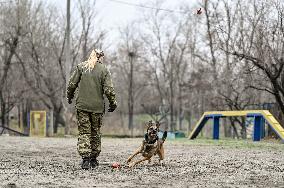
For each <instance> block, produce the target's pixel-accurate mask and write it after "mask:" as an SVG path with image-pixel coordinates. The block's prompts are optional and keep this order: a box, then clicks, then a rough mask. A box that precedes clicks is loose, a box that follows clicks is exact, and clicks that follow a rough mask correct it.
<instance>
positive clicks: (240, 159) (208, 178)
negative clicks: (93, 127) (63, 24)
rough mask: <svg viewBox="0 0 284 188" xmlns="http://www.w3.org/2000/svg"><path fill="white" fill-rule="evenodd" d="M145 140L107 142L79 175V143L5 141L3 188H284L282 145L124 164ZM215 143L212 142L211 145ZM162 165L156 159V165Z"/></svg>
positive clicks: (172, 145)
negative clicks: (116, 167) (93, 163)
mask: <svg viewBox="0 0 284 188" xmlns="http://www.w3.org/2000/svg"><path fill="white" fill-rule="evenodd" d="M141 141H142V139H139V138H135V139H118V138H103V146H102V153H101V155H100V157H99V160H100V163H101V165H100V166H99V167H98V168H97V169H92V170H88V171H84V170H81V169H80V166H79V163H80V160H81V159H80V157H79V155H78V154H77V151H76V138H30V137H11V136H10V137H8V136H6V137H5V136H0V186H1V187H81V188H83V187H284V147H283V144H282V145H281V144H280V143H269V144H260V143H252V142H250V143H248V145H246V144H243V143H241V144H239V143H236V144H235V143H230V144H226V141H224V142H221V143H220V142H219V143H218V144H216V143H215V142H214V143H209V144H208V143H207V141H202V142H200V141H198V140H197V141H188V140H186V139H185V140H183V141H170V140H167V141H166V143H165V151H166V159H165V161H164V163H165V164H164V165H158V164H155V160H154V161H153V163H154V164H147V163H145V164H142V165H139V166H137V167H136V168H134V169H128V168H126V167H125V166H123V167H122V168H121V169H120V170H113V169H112V168H111V167H110V165H111V164H112V163H113V162H119V163H122V164H123V162H124V161H125V160H126V158H127V157H128V156H129V155H130V154H131V153H132V152H133V151H134V150H135V149H136V147H138V146H139V144H140V143H141ZM211 142H212V141H211ZM156 161H157V159H156Z"/></svg>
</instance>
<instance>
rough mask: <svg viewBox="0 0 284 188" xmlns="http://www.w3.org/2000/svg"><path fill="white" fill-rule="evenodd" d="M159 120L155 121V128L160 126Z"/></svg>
mask: <svg viewBox="0 0 284 188" xmlns="http://www.w3.org/2000/svg"><path fill="white" fill-rule="evenodd" d="M160 125H161V124H160V122H159V121H156V126H157V128H158V129H159V128H160Z"/></svg>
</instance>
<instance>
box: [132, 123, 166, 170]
mask: <svg viewBox="0 0 284 188" xmlns="http://www.w3.org/2000/svg"><path fill="white" fill-rule="evenodd" d="M159 127H160V123H159V122H155V123H153V122H152V121H149V123H148V124H147V132H146V133H145V135H144V140H143V142H142V144H141V146H140V147H139V148H138V149H137V150H136V151H135V152H134V154H133V155H131V156H130V157H129V158H128V159H127V164H128V165H129V167H134V166H135V165H137V164H139V163H141V162H143V161H146V160H148V162H149V163H150V162H151V158H152V157H153V156H154V155H158V156H159V163H160V162H161V161H162V160H163V159H164V158H165V153H164V147H163V144H164V142H165V140H166V138H167V131H165V132H164V133H163V136H162V138H161V139H159V137H158V132H159ZM140 153H141V154H142V157H143V158H142V159H140V160H138V161H136V162H133V163H132V164H129V163H130V162H131V160H132V159H133V158H134V157H135V156H136V155H138V154H140Z"/></svg>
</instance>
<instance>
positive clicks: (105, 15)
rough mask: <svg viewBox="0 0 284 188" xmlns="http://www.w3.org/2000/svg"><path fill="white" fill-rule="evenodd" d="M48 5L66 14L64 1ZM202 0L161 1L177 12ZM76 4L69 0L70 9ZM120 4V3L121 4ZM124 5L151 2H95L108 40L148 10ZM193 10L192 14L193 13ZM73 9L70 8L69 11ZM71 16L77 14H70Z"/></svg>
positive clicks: (124, 0)
mask: <svg viewBox="0 0 284 188" xmlns="http://www.w3.org/2000/svg"><path fill="white" fill-rule="evenodd" d="M48 1H49V3H51V4H55V5H56V6H57V7H58V8H59V9H60V10H62V12H63V13H64V12H66V0H48ZM199 1H200V2H201V1H202V0H163V6H162V8H164V9H170V10H177V11H178V9H179V6H180V5H181V4H189V5H190V6H191V4H192V6H193V7H195V6H196V7H195V8H198V7H197V6H198V5H196V4H197V3H198V2H199ZM76 2H78V0H71V7H74V4H75V3H76ZM121 2H122V3H121ZM123 2H125V3H131V4H137V5H141V4H142V5H144V6H150V7H153V5H152V3H153V2H154V1H153V0H97V1H96V8H95V9H96V10H98V17H97V18H98V19H99V20H102V21H101V22H100V26H99V27H100V28H102V29H104V30H106V31H107V33H108V40H109V41H115V39H116V38H117V37H118V36H119V33H118V28H119V27H121V26H124V25H126V24H127V23H131V21H132V20H135V19H136V18H138V17H139V16H140V15H141V13H142V12H143V11H147V10H149V9H147V8H142V7H136V6H131V5H128V4H123ZM195 8H193V12H194V11H195ZM72 10H74V8H71V11H72ZM71 14H78V13H76V12H75V13H74V12H71Z"/></svg>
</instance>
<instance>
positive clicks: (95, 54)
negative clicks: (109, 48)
mask: <svg viewBox="0 0 284 188" xmlns="http://www.w3.org/2000/svg"><path fill="white" fill-rule="evenodd" d="M103 57H104V53H103V51H101V50H98V49H95V50H92V52H91V54H90V56H89V58H88V60H87V61H85V62H84V63H85V65H84V67H85V68H86V69H87V70H88V71H91V70H93V69H94V68H95V66H96V63H97V62H98V61H101V59H102V58H103Z"/></svg>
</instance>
